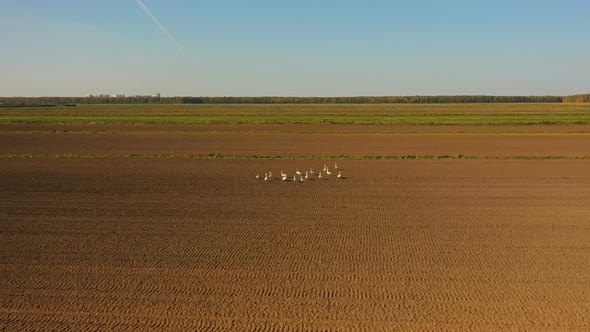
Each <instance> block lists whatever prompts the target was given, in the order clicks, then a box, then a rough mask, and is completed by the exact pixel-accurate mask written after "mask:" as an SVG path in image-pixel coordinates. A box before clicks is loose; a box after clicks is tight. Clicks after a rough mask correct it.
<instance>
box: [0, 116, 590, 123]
mask: <svg viewBox="0 0 590 332" xmlns="http://www.w3.org/2000/svg"><path fill="white" fill-rule="evenodd" d="M0 123H5V124H9V123H25V124H35V123H52V124H154V123H155V124H380V125H394V124H399V125H413V124H414V125H474V124H481V125H500V124H502V125H531V124H590V115H588V114H584V115H569V114H568V115H563V114H559V115H556V114H550V115H485V116H482V115H448V116H439V115H434V116H432V115H429V116H416V115H407V116H401V115H396V116H391V115H388V116H367V115H365V114H363V115H358V116H342V115H329V114H328V115H326V114H322V115H312V116H309V115H276V114H275V115H266V116H265V115H245V116H232V115H223V114H218V115H216V116H199V115H193V116H128V115H120V116H39V115H0Z"/></svg>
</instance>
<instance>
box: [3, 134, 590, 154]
mask: <svg viewBox="0 0 590 332" xmlns="http://www.w3.org/2000/svg"><path fill="white" fill-rule="evenodd" d="M589 147H590V135H589V134H532V135H512V134H506V135H484V134H477V135H469V134H424V135H412V134H400V135H381V134H367V135H343V134H334V135H326V134H319V135H316V134H307V135H302V134H260V135H249V134H170V133H166V134H153V133H152V134H147V133H142V134H104V135H89V134H69V135H55V134H10V133H2V134H0V153H3V154H68V153H72V154H110V155H125V154H172V155H182V154H193V155H204V154H210V153H219V154H223V155H237V156H252V155H258V156H260V155H262V156H303V155H324V156H338V155H373V156H375V155H459V154H462V155H470V156H588V154H589V152H590V150H589Z"/></svg>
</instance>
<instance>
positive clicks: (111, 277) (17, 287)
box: [0, 104, 590, 331]
mask: <svg viewBox="0 0 590 332" xmlns="http://www.w3.org/2000/svg"><path fill="white" fill-rule="evenodd" d="M150 107H151V108H150V109H148V110H144V109H143V106H141V105H137V106H133V107H129V110H127V111H126V112H128V113H129V114H127V113H125V112H123V110H124V109H122V110H119V109H118V108H117V107H116V106H92V107H87V108H85V109H77V108H67V109H65V110H59V109H55V108H51V109H49V110H43V109H41V110H29V109H20V108H19V109H14V110H13V109H10V108H4V109H2V110H0V115H3V116H5V118H6V119H9V120H10V119H11V120H10V121H8V120H5V121H4V122H3V123H1V124H0V331H93V330H95V331H135V330H154V331H170V330H173V331H174V330H176V331H394V330H398V331H426V330H434V331H439V330H449V331H456V330H458V331H465V330H473V331H481V330H489V331H498V330H534V331H539V330H541V331H543V330H546V331H555V330H559V331H562V330H566V331H570V330H580V331H587V330H590V268H589V266H590V127H589V126H588V125H585V124H583V123H578V124H574V123H573V122H572V124H569V125H568V124H567V123H568V122H567V121H565V122H563V123H562V122H559V124H554V125H550V124H543V123H544V122H542V121H541V124H539V123H538V122H535V123H536V124H531V125H524V124H523V123H525V124H526V123H528V122H527V121H528V120H527V121H525V120H526V119H525V120H522V121H521V120H519V119H516V120H514V121H515V122H514V123H515V124H513V125H499V124H498V125H484V124H481V125H473V126H469V125H465V124H457V125H452V126H437V125H431V126H429V125H421V124H415V125H380V124H377V123H376V122H375V123H376V124H374V125H356V124H355V123H352V124H337V125H336V124H334V125H331V124H325V123H324V124H317V123H316V124H314V123H315V122H314V121H315V120H314V119H313V115H315V114H324V113H326V114H327V115H326V117H327V118H330V117H335V118H338V117H339V116H347V117H351V118H354V117H359V118H362V119H365V120H366V119H369V120H370V121H373V120H372V118H371V116H373V115H374V114H373V113H367V114H364V113H362V112H361V111H363V110H370V109H372V106H362V107H361V106H359V107H360V108H359V109H357V106H348V108H345V110H344V111H346V112H344V111H342V112H344V113H346V114H344V113H342V114H344V115H342V114H339V113H334V114H335V115H330V114H331V113H332V112H336V111H337V110H338V107H339V106H334V105H332V106H309V109H311V110H312V111H313V112H314V113H313V114H311V115H309V114H308V113H309V112H310V111H309V110H308V108H307V106H302V105H297V106H296V107H285V109H284V111H285V112H292V113H293V112H296V113H297V114H295V115H296V116H299V115H298V114H299V113H301V114H303V115H305V116H306V117H307V116H309V117H310V119H311V120H314V121H311V123H305V124H288V123H286V122H285V123H283V124H276V123H275V122H272V123H265V122H264V121H260V122H261V123H258V122H252V123H247V124H240V123H241V122H240V116H241V115H240V114H239V111H240V106H231V107H229V109H230V110H231V111H232V112H234V113H236V115H231V114H230V115H229V117H230V119H229V122H228V124H220V123H217V124H211V123H206V122H203V121H201V120H198V119H197V120H198V121H197V120H195V121H193V123H192V124H190V123H189V124H183V123H182V121H178V119H176V120H175V121H172V122H171V123H168V122H166V121H165V119H166V116H179V115H178V114H176V113H178V112H180V111H182V112H183V113H182V116H183V117H187V118H190V116H191V114H192V113H191V114H189V113H190V112H197V111H199V112H201V111H202V112H205V111H207V112H209V113H211V114H209V115H211V116H217V115H219V114H221V115H223V116H227V114H226V113H228V111H227V110H225V108H223V107H222V106H206V107H203V108H201V107H200V106H195V107H194V109H192V108H191V109H188V110H184V106H168V108H165V107H164V109H163V110H162V111H160V110H158V109H157V107H158V106H150ZM258 107H260V109H261V110H262V111H263V113H260V114H259V113H257V109H258ZM274 107H278V106H264V107H262V106H255V105H254V106H252V105H249V106H248V107H247V113H248V115H249V116H251V117H252V118H253V119H258V117H259V116H263V115H265V114H267V113H268V114H271V115H273V114H274V115H276V114H275V113H276V110H275V109H274ZM407 107H409V106H395V107H393V106H383V105H381V106H375V108H374V112H377V111H378V113H379V114H381V113H383V114H386V115H388V114H389V113H392V112H393V113H395V112H398V111H399V112H401V113H403V112H406V113H408V112H409V113H408V114H409V115H408V116H414V115H415V116H422V115H423V114H422V113H423V112H435V111H436V112H438V113H437V114H438V116H440V117H444V116H445V114H447V113H450V112H452V111H453V110H454V107H455V106H453V105H448V106H444V107H443V106H440V110H438V111H437V110H434V111H433V110H431V108H434V109H438V108H439V106H412V107H414V108H415V109H416V110H419V111H420V112H422V113H420V114H418V113H416V114H414V113H411V112H410V111H406V108H407ZM457 107H458V110H457V111H456V112H455V113H458V114H459V115H461V116H465V117H469V116H471V115H473V114H475V113H474V112H475V111H473V110H472V109H473V108H475V107H476V106H473V105H471V106H466V107H465V108H461V107H459V106H457ZM477 107H478V108H477V110H478V111H477V112H479V113H482V112H483V113H485V114H484V115H486V116H492V115H494V114H495V113H494V112H496V111H498V113H499V114H507V115H510V116H512V115H514V116H516V117H517V116H519V115H520V114H521V113H523V112H524V113H523V114H525V115H527V114H528V113H531V114H533V115H535V116H540V117H553V116H554V115H556V116H557V115H561V113H560V112H561V111H559V112H558V110H562V108H561V107H562V106H559V105H552V106H547V107H550V109H549V110H544V109H539V108H540V107H545V106H543V105H530V106H529V105H524V106H518V107H517V106H514V107H517V111H518V112H516V111H515V112H516V113H515V114H513V112H512V111H511V107H513V106H511V105H504V106H495V105H484V106H481V107H479V106H477ZM218 108H220V109H221V110H219V109H218ZM423 108H424V109H425V110H422V109H423ZM570 108H571V110H570ZM416 110H414V111H412V112H417V111H416ZM563 110H566V111H567V112H569V113H567V114H566V115H568V116H572V117H575V116H578V115H583V116H588V115H589V114H590V113H589V112H590V111H589V110H588V107H587V106H585V105H581V104H580V105H574V106H567V105H566V106H563ZM156 111H157V112H159V113H157V115H158V117H161V118H162V119H164V120H162V121H163V122H162V123H151V122H149V121H146V122H139V124H133V123H128V122H125V121H122V120H121V119H115V120H116V121H115V120H113V121H111V122H108V121H107V123H98V122H97V123H94V122H93V121H92V120H91V119H90V120H89V119H86V120H84V121H86V122H84V121H82V122H79V121H78V120H77V118H76V117H83V116H86V117H89V118H91V117H92V116H102V117H103V118H104V119H107V115H108V116H113V117H125V116H130V115H133V116H138V117H141V116H148V115H149V116H151V115H150V114H151V113H152V112H156ZM262 111H261V112H262ZM484 111H485V112H484ZM549 111H551V112H555V114H553V113H551V112H549ZM35 112H38V114H37V113H35ZM64 112H70V113H67V114H64ZM105 112H108V114H106V115H105ZM134 112H136V113H138V114H139V115H138V114H135V113H134ZM167 112H168V113H170V114H168V113H167ZM215 112H218V113H219V114H217V113H215ZM357 112H361V113H360V114H357ZM367 112H369V111H367ZM453 112H454V111H453ZM519 112H520V113H519ZM543 112H545V113H543ZM547 112H549V113H547ZM564 112H565V111H564ZM54 113H55V114H54ZM111 113H112V114H111ZM185 113H187V114H185ZM328 113H329V114H328ZM410 113H411V114H410ZM455 113H452V114H455ZM487 113H490V114H487ZM546 113H547V114H546ZM15 114H16V115H15ZM146 114H148V115H146ZM363 114H364V115H363ZM379 114H377V115H379ZM383 114H381V115H380V116H384V115H383ZM404 114H405V113H404ZM412 114H414V115H412ZM274 115H273V116H274ZM295 115H294V116H295ZM377 115H376V116H377ZM394 115H395V114H394ZM476 115H477V114H476ZM480 115H481V114H480ZM480 115H478V116H480ZM17 116H21V117H22V118H18V117H17ZM67 116H71V117H72V119H71V121H70V120H68V119H67ZM201 116H202V115H201ZM388 116H389V115H388ZM277 117H278V115H277ZM64 119H66V120H64ZM104 119H103V120H104ZM107 120H108V119H107ZM131 120H134V119H131ZM131 120H129V121H131ZM140 120H141V119H140ZM152 120H153V119H152ZM152 120H150V121H152ZM189 120H190V119H189ZM262 120H264V118H263V117H262ZM336 120H338V119H336ZM340 120H342V119H340ZM570 120H572V121H574V120H573V119H570ZM19 121H20V122H19ZM105 121H106V120H105ZM134 121H135V120H134ZM158 121H160V120H158ZM199 121H201V122H199ZM252 121H254V120H252ZM256 121H258V120H256ZM363 121H364V120H363ZM370 121H369V122H370ZM510 121H513V120H510ZM568 121H569V120H568ZM584 121H585V120H584ZM0 122H2V120H1V119H0ZM336 122H337V123H338V121H336ZM341 122H342V121H341ZM422 122H423V121H416V123H422ZM148 123H149V124H148ZM466 123H471V122H469V121H467V122H466ZM482 123H483V122H482ZM503 123H505V122H503ZM444 155H451V156H456V155H463V156H471V157H473V158H463V159H461V158H456V159H452V158H450V159H449V158H447V159H445V158H440V159H435V158H432V159H431V158H428V156H434V157H436V156H443V157H444ZM260 156H267V158H258V157H260ZM355 156H356V157H358V158H355ZM396 156H397V157H400V158H399V159H400V160H395V159H396V158H395V157H396ZM404 156H423V157H424V158H422V159H421V158H418V159H411V158H410V159H402V158H401V157H404ZM365 157H366V158H365ZM371 157H393V158H381V159H380V160H377V159H378V158H373V160H371V159H372V158H371ZM480 157H481V158H480ZM289 158H291V159H292V160H289ZM335 162H337V163H338V165H339V166H340V169H341V171H342V174H343V175H344V178H343V179H339V178H337V177H336V176H335V174H334V175H332V176H331V177H328V178H326V173H325V172H324V173H323V179H319V178H318V176H317V172H318V171H320V170H321V169H322V168H323V166H324V165H328V166H329V167H330V168H331V169H332V171H333V172H334V173H337V171H336V170H335V167H334V166H335V165H334V163H335ZM310 168H313V170H314V171H316V175H312V176H311V178H310V179H307V180H305V181H304V182H301V181H295V182H294V181H292V176H293V174H294V172H295V170H296V169H299V170H300V171H303V172H305V171H306V170H309V169H310ZM281 170H284V171H285V172H287V173H288V174H289V179H290V181H282V180H280V179H279V173H280V172H281ZM269 171H272V174H273V178H274V179H273V180H272V181H264V180H257V179H256V178H255V176H256V175H257V174H258V175H261V176H262V177H264V174H265V173H268V172H269Z"/></svg>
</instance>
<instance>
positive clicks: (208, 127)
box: [0, 123, 590, 133]
mask: <svg viewBox="0 0 590 332" xmlns="http://www.w3.org/2000/svg"><path fill="white" fill-rule="evenodd" d="M64 130H68V131H142V132H145V131H229V132H232V131H243V132H257V131H261V132H264V131H284V132H289V131H303V132H314V131H317V132H343V133H346V132H349V133H358V132H380V131H381V132H408V133H411V132H424V131H425V132H491V133H494V132H506V133H540V132H550V133H590V126H588V125H526V126H518V125H514V126H512V125H510V126H502V125H482V126H465V125H452V126H447V125H440V126H426V125H423V126H422V125H406V126H403V125H332V124H302V125H295V124H293V125H292V124H288V125H287V124H235V125H229V124H228V125H224V124H220V125H216V124H205V125H165V124H83V125H76V124H16V123H15V124H10V123H0V132H3V131H64Z"/></svg>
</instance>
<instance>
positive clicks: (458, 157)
mask: <svg viewBox="0 0 590 332" xmlns="http://www.w3.org/2000/svg"><path fill="white" fill-rule="evenodd" d="M0 158H61V159H78V158H79V159H109V158H115V159H125V158H128V159H221V160H416V159H420V160H436V159H451V160H461V159H463V160H590V156H471V155H469V156H467V155H388V156H348V155H340V156H324V155H320V156H307V155H306V156H261V155H252V156H236V155H222V154H218V153H211V154H205V155H187V154H72V153H69V154H0Z"/></svg>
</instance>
